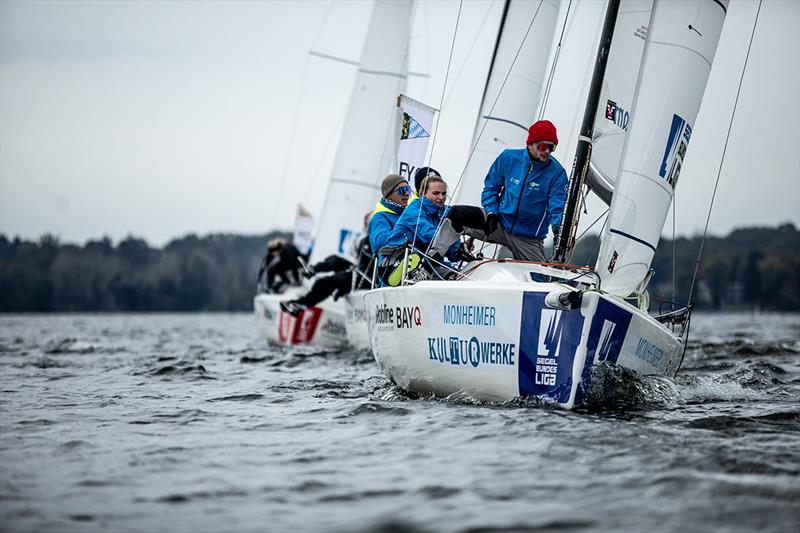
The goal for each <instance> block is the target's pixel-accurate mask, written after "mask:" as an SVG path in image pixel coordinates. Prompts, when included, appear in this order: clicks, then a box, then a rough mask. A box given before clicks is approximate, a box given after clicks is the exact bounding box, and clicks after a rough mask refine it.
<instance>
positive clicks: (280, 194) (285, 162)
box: [272, 2, 334, 228]
mask: <svg viewBox="0 0 800 533" xmlns="http://www.w3.org/2000/svg"><path fill="white" fill-rule="evenodd" d="M333 4H334V2H331V3H330V4H329V5H328V9H327V10H326V11H325V16H324V17H323V19H322V24H320V26H319V28H317V34H316V35H315V36H314V40H313V41H312V43H311V49H310V50H309V53H308V55H307V56H306V60H305V64H304V65H303V77H302V78H301V80H302V81H301V82H300V87H301V90H300V95H299V96H298V97H297V103H296V104H295V108H294V120H292V131H291V133H290V134H289V146H288V147H287V148H286V158H285V159H284V160H283V172H282V173H281V180H280V183H279V184H278V194H276V195H275V206H274V207H273V208H272V227H273V228H274V227H275V224H276V223H277V221H278V209H279V208H280V206H281V204H282V203H283V184H284V183H286V181H287V180H286V174H287V173H288V171H289V161H290V160H291V158H292V157H291V156H292V152H293V151H294V143H295V137H296V136H297V123H298V122H299V120H297V117H298V115H299V114H300V105H301V104H302V102H303V93H304V92H305V89H306V86H307V85H308V83H307V82H308V64H309V58H310V57H311V55H312V54H313V52H314V47H316V45H317V42H318V41H319V36H320V35H321V34H322V29H323V28H324V27H325V24H326V23H327V22H328V17H329V16H330V14H331V9H333Z"/></svg>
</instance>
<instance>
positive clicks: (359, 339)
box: [344, 290, 370, 351]
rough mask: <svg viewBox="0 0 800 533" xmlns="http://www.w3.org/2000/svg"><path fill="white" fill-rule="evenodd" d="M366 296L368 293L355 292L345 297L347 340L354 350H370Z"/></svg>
mask: <svg viewBox="0 0 800 533" xmlns="http://www.w3.org/2000/svg"><path fill="white" fill-rule="evenodd" d="M364 294H366V291H363V290H360V291H353V292H351V293H350V294H348V295H347V296H345V297H344V300H345V305H344V308H345V329H346V330H347V340H348V342H349V343H350V346H352V347H353V349H355V350H359V351H362V350H369V349H370V344H369V328H368V327H367V308H366V304H365V303H364Z"/></svg>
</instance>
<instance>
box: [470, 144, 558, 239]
mask: <svg viewBox="0 0 800 533" xmlns="http://www.w3.org/2000/svg"><path fill="white" fill-rule="evenodd" d="M566 199H567V173H566V172H565V171H564V167H562V166H561V163H559V162H558V161H556V159H555V158H554V157H553V156H552V155H551V156H550V157H549V158H548V160H547V162H546V163H540V162H539V161H535V160H534V159H533V158H531V156H530V154H529V153H528V149H527V148H521V149H509V150H503V152H502V153H501V154H500V155H499V156H497V159H495V160H494V163H493V164H492V167H491V168H490V169H489V173H488V174H487V175H486V179H485V180H484V182H483V194H482V196H481V204H483V208H484V209H485V210H486V213H487V214H488V213H498V214H499V215H500V223H501V224H502V225H503V228H504V229H505V230H506V231H508V232H509V233H511V234H512V235H521V236H525V237H535V238H537V239H544V238H545V237H547V226H548V225H549V226H560V225H561V217H562V215H563V214H564V202H565V201H566Z"/></svg>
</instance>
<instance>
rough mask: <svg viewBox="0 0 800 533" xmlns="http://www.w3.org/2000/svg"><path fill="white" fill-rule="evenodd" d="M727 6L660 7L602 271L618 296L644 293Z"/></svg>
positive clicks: (675, 1)
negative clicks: (644, 282)
mask: <svg viewBox="0 0 800 533" xmlns="http://www.w3.org/2000/svg"><path fill="white" fill-rule="evenodd" d="M726 9H727V2H726V1H722V0H702V1H697V0H670V1H656V3H655V5H654V8H653V13H652V17H651V22H650V26H649V32H648V36H647V41H646V44H645V50H644V59H643V61H642V65H641V69H640V74H639V88H638V90H637V95H636V98H635V101H634V104H633V108H632V110H631V120H630V123H629V125H628V128H629V131H628V136H627V137H628V138H627V139H626V144H625V148H624V150H623V154H624V155H623V160H622V165H621V170H620V174H619V177H618V179H617V184H616V187H615V190H614V196H613V199H612V202H611V210H610V212H609V217H608V222H607V224H606V226H605V228H604V230H603V235H602V244H601V247H600V253H599V256H598V259H597V265H596V267H595V269H596V271H597V272H598V274H599V275H600V277H601V285H600V288H601V289H602V290H603V291H606V292H610V293H612V294H616V295H619V296H623V297H624V296H629V295H631V294H633V293H635V292H637V291H641V290H643V287H641V284H642V282H643V281H645V279H646V278H647V273H648V271H649V269H650V263H651V261H652V260H653V255H654V254H655V251H656V247H657V246H658V241H659V238H660V236H661V231H662V229H663V227H664V221H665V220H666V217H667V212H668V210H669V206H670V204H671V202H672V198H673V195H674V192H675V191H674V187H675V184H676V182H677V181H678V176H679V175H680V170H681V165H682V162H683V158H684V156H685V154H686V148H687V146H688V144H689V141H690V139H691V132H692V127H693V125H694V121H695V119H696V117H697V113H698V110H699V109H700V102H701V100H702V98H703V92H704V90H705V86H706V82H707V80H708V75H709V73H710V71H711V64H712V61H713V59H714V53H715V51H716V48H717V43H718V41H719V36H720V33H721V31H722V24H723V22H724V19H725V12H726Z"/></svg>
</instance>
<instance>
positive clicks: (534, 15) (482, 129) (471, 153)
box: [414, 0, 544, 253]
mask: <svg viewBox="0 0 800 533" xmlns="http://www.w3.org/2000/svg"><path fill="white" fill-rule="evenodd" d="M462 1H463V0H462ZM543 1H544V0H540V1H539V5H538V6H537V8H536V12H535V13H534V14H533V18H532V19H531V23H530V24H529V25H528V29H527V30H526V31H525V35H524V36H523V38H522V41H521V42H520V44H519V48H517V52H516V54H514V59H513V61H511V66H510V67H509V68H508V72H506V76H505V78H503V83H502V84H500V90H499V91H497V96H495V98H494V102H492V107H491V108H490V109H489V113H488V114H489V115H490V116H491V115H492V114H493V112H494V107H495V106H496V105H497V101H498V100H499V99H500V95H501V94H503V89H504V88H505V86H506V82H507V81H508V78H509V76H511V71H512V70H514V65H515V64H516V63H517V58H519V54H520V52H521V51H522V47H523V46H524V44H525V41H526V40H527V39H528V34H529V33H530V31H531V28H532V27H533V23H534V22H536V17H537V16H538V15H539V10H540V9H541V8H542V3H543ZM460 14H461V7H460V6H459V16H460ZM453 42H455V36H454V38H453ZM451 55H452V49H451ZM449 68H450V65H449V64H448V70H449ZM489 75H491V72H490V73H489ZM488 122H489V121H488V120H484V121H483V126H481V131H480V132H478V136H477V137H476V138H475V142H474V143H473V144H472V148H471V149H470V151H469V156H468V157H467V161H466V163H464V169H463V170H462V171H461V174H460V175H459V177H458V181H456V185H455V187H453V189H454V190H457V189H458V186H459V185H461V181H462V180H463V179H464V174H465V173H466V171H467V168H469V163H470V161H471V160H472V156H473V154H474V153H475V149H476V148H477V147H478V141H479V140H480V138H481V136H483V131H484V130H485V129H486V124H488ZM437 127H438V123H437ZM435 134H436V130H435V129H434V139H432V140H431V142H433V141H434V140H435ZM430 153H431V157H432V156H433V145H431V152H430ZM429 161H430V159H429ZM420 201H422V197H421V196H420ZM447 205H448V206H449V205H450V204H449V203H448V204H447ZM443 220H444V217H442V220H440V221H439V224H438V225H437V226H436V233H435V234H434V239H435V238H436V235H438V233H439V229H440V228H441V227H442V221H443ZM417 225H419V217H418V218H417ZM416 229H417V228H414V237H415V238H416ZM495 253H497V250H495Z"/></svg>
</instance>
